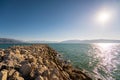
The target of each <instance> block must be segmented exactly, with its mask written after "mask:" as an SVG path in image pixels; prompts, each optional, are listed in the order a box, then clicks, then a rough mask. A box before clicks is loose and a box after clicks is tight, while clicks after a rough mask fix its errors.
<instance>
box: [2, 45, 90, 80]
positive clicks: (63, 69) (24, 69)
mask: <svg viewBox="0 0 120 80" xmlns="http://www.w3.org/2000/svg"><path fill="white" fill-rule="evenodd" d="M0 80H92V78H90V77H89V76H88V75H86V74H85V73H84V72H82V71H81V70H79V69H77V68H74V67H73V66H72V65H71V64H70V63H69V62H67V61H65V60H63V59H61V56H60V54H59V53H58V52H56V51H55V50H54V49H52V48H51V47H49V46H48V45H44V44H34V45H29V46H27V45H26V46H25V45H24V46H12V47H10V48H7V49H0Z"/></svg>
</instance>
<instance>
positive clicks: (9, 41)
mask: <svg viewBox="0 0 120 80" xmlns="http://www.w3.org/2000/svg"><path fill="white" fill-rule="evenodd" d="M19 43H120V40H109V39H95V40H65V41H61V42H57V41H39V40H38V41H20V40H15V39H9V38H0V44H19Z"/></svg>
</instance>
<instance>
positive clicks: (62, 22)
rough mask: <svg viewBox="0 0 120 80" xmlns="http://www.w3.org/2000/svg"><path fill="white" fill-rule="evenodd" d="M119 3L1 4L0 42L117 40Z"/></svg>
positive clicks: (1, 0) (20, 0)
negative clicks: (6, 40)
mask: <svg viewBox="0 0 120 80" xmlns="http://www.w3.org/2000/svg"><path fill="white" fill-rule="evenodd" d="M119 30H120V0H74V1H73V0H64V1H63V0H59V1H58V0H52V1H49V0H45V1H43V0H0V38H2V37H4V38H14V39H19V40H46V41H64V40H74V39H78V40H91V39H114V40H115V39H117V40H120V35H118V34H120V31H119Z"/></svg>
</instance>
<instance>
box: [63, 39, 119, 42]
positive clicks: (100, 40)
mask: <svg viewBox="0 0 120 80" xmlns="http://www.w3.org/2000/svg"><path fill="white" fill-rule="evenodd" d="M61 43H120V40H109V39H95V40H66V41H62V42H61Z"/></svg>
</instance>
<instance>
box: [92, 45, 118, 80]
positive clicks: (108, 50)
mask: <svg viewBox="0 0 120 80" xmlns="http://www.w3.org/2000/svg"><path fill="white" fill-rule="evenodd" d="M117 45H118V44H115V43H95V44H93V45H92V46H93V48H94V49H95V50H96V52H95V53H94V57H95V58H97V59H99V63H98V64H97V66H96V67H95V68H94V70H93V72H95V73H96V74H97V75H99V76H100V77H103V76H106V75H107V77H105V78H103V79H104V80H115V79H114V78H113V75H112V74H111V73H112V72H114V70H116V69H117V66H116V65H117V64H116V63H119V62H118V60H116V55H117V54H118V52H117V50H118V49H117ZM99 73H101V74H99Z"/></svg>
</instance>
